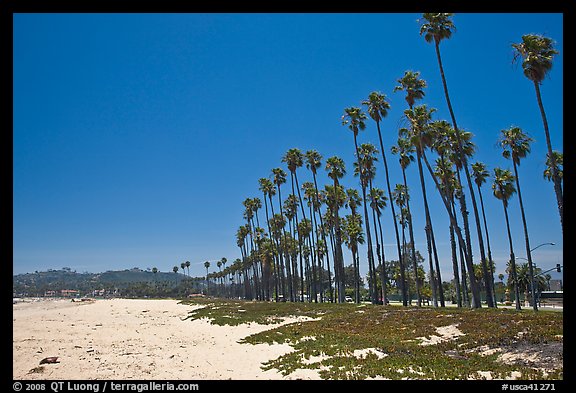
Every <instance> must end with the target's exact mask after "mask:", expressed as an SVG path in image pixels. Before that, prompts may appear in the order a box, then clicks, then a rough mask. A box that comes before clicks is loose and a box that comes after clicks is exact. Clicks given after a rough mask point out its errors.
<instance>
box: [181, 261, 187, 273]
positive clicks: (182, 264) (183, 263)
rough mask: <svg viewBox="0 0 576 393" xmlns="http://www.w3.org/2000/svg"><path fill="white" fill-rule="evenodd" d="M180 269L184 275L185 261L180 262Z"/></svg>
mask: <svg viewBox="0 0 576 393" xmlns="http://www.w3.org/2000/svg"><path fill="white" fill-rule="evenodd" d="M180 269H182V272H183V274H184V275H186V262H182V263H181V264H180Z"/></svg>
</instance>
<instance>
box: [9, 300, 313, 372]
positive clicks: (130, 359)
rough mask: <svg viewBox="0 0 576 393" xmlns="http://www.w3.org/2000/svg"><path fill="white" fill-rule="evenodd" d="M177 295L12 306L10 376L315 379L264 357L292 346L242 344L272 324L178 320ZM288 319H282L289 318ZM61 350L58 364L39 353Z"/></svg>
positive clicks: (181, 309) (182, 313) (183, 311)
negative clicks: (283, 370)
mask: <svg viewBox="0 0 576 393" xmlns="http://www.w3.org/2000/svg"><path fill="white" fill-rule="evenodd" d="M192 309H193V307H192V306H187V305H183V304H178V301H176V300H129V299H110V300H96V301H94V302H72V301H70V300H42V301H35V302H33V301H30V302H22V303H17V304H14V306H13V378H14V379H181V380H198V379H318V375H317V373H316V372H315V371H311V370H299V371H296V372H294V373H292V374H290V375H289V376H287V377H284V376H282V375H281V374H280V373H278V372H276V371H274V370H269V371H262V369H261V368H260V367H261V364H262V363H263V362H266V361H268V360H271V359H275V358H277V357H278V356H281V355H283V354H285V353H287V352H290V351H291V350H292V348H291V347H290V346H289V345H287V344H283V345H268V344H258V345H251V344H239V343H238V342H237V341H238V340H240V339H241V338H243V337H246V336H248V335H250V334H254V333H258V332H261V331H263V330H267V329H271V328H272V327H275V326H277V325H258V324H244V325H240V326H233V327H231V326H216V325H211V324H210V323H209V322H208V321H206V320H196V321H191V320H183V319H184V318H185V317H186V316H187V315H188V312H189V311H190V310H192ZM293 321H294V320H288V321H285V322H284V323H288V322H293ZM49 356H58V357H59V361H60V363H56V364H44V365H42V366H43V370H41V372H38V371H39V370H37V371H36V372H31V370H33V369H35V368H38V367H41V366H40V364H39V363H40V360H41V359H43V358H46V357H49Z"/></svg>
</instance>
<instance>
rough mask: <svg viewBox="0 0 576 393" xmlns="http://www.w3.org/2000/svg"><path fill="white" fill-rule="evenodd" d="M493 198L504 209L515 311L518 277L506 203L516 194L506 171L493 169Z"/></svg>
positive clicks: (518, 289)
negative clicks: (497, 200)
mask: <svg viewBox="0 0 576 393" xmlns="http://www.w3.org/2000/svg"><path fill="white" fill-rule="evenodd" d="M492 190H493V193H494V196H495V197H496V198H497V199H499V200H501V201H502V206H503V207H504V217H505V218H506V230H507V231H508V244H509V246H510V268H511V271H510V273H511V275H512V283H513V286H514V294H515V298H516V310H520V309H521V308H522V307H521V306H520V288H519V286H518V275H517V274H516V256H515V255H514V246H513V244H512V235H511V232H510V220H509V219H508V201H509V200H510V198H511V197H512V195H514V193H515V192H516V188H514V175H512V172H510V171H509V170H507V169H501V168H494V183H492Z"/></svg>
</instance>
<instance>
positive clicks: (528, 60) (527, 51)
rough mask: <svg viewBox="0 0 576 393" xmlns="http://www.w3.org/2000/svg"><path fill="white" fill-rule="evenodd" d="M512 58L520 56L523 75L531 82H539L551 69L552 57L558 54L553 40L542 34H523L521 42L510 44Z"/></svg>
mask: <svg viewBox="0 0 576 393" xmlns="http://www.w3.org/2000/svg"><path fill="white" fill-rule="evenodd" d="M512 48H514V51H515V53H514V60H513V61H517V60H518V59H519V58H522V69H523V70H524V75H525V76H526V77H527V78H528V79H530V80H531V81H533V82H537V83H541V82H542V81H543V80H544V77H545V76H546V74H547V73H548V71H550V70H551V69H552V58H553V57H554V55H556V54H558V51H557V50H556V49H554V42H553V41H552V40H551V39H550V38H548V37H544V36H542V35H537V34H525V35H523V36H522V42H520V43H517V44H512Z"/></svg>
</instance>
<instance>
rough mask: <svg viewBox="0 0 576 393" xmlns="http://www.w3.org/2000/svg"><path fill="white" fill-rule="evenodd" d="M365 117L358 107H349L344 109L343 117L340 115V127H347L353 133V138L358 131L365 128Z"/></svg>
mask: <svg viewBox="0 0 576 393" xmlns="http://www.w3.org/2000/svg"><path fill="white" fill-rule="evenodd" d="M365 120H366V115H365V114H364V112H362V110H361V109H360V108H358V107H354V106H353V107H350V108H346V109H344V115H342V125H343V126H345V125H347V126H348V128H350V130H351V131H352V132H353V133H354V136H357V135H358V131H363V130H364V129H365V128H366V123H365V122H364V121H365Z"/></svg>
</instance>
